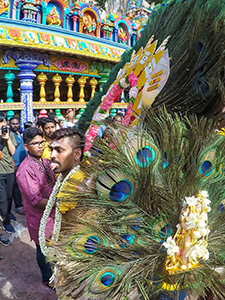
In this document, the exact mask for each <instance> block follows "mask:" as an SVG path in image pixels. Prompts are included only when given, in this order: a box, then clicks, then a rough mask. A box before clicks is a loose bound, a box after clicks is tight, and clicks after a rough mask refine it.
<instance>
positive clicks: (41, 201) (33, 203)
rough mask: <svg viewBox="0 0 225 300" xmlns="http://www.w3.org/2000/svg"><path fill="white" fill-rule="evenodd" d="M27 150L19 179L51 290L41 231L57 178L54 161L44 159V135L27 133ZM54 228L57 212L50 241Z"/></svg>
mask: <svg viewBox="0 0 225 300" xmlns="http://www.w3.org/2000/svg"><path fill="white" fill-rule="evenodd" d="M23 140H24V147H25V149H26V150H27V152H28V156H27V157H26V158H25V159H24V160H23V162H22V163H21V164H20V166H19V168H18V171H17V174H16V178H17V182H18V185H19V188H20V191H21V193H22V196H23V201H24V208H25V212H26V221H27V227H28V231H29V234H30V238H31V240H33V241H34V242H35V244H36V257H37V263H38V265H39V268H40V270H41V274H42V282H43V284H45V285H46V286H48V287H50V285H49V281H50V278H51V276H52V270H51V266H50V263H46V260H45V257H44V255H43V253H42V252H41V250H40V246H39V241H38V229H39V226H40V220H41V218H42V215H43V212H44V209H45V206H46V204H47V201H48V198H49V196H50V194H51V192H52V189H53V186H54V184H55V175H54V172H53V171H52V170H51V168H50V161H49V160H47V159H44V158H42V154H43V151H44V148H45V141H44V139H43V132H42V131H41V130H40V129H38V128H34V127H30V128H27V129H26V130H25V131H24V133H23ZM53 224H54V211H52V213H51V214H50V216H49V218H48V222H47V226H46V238H50V236H51V233H52V230H53Z"/></svg>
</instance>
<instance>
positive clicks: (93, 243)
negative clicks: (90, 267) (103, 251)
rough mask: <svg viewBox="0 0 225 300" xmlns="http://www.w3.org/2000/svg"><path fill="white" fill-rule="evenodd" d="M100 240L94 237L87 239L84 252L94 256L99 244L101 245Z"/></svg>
mask: <svg viewBox="0 0 225 300" xmlns="http://www.w3.org/2000/svg"><path fill="white" fill-rule="evenodd" d="M100 242H101V241H100V238H99V237H98V236H95V235H92V236H90V237H88V238H87V240H86V242H85V244H84V251H85V253H87V254H94V253H95V252H96V251H97V250H98V247H97V246H98V244H100Z"/></svg>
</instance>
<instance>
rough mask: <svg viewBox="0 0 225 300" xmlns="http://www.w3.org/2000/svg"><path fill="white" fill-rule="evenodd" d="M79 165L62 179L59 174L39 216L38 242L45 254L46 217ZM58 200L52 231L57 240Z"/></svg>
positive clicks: (59, 221)
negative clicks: (41, 214)
mask: <svg viewBox="0 0 225 300" xmlns="http://www.w3.org/2000/svg"><path fill="white" fill-rule="evenodd" d="M79 168H80V166H79V165H78V166H75V167H74V168H73V169H72V170H71V171H70V172H69V174H68V175H67V176H66V177H65V179H64V180H63V178H62V174H60V175H59V177H58V179H57V181H56V184H55V185H54V188H53V190H52V193H51V195H50V197H49V200H48V203H47V205H46V207H45V210H44V213H43V216H42V218H41V222H40V227H39V233H38V234H39V244H40V248H41V252H42V253H43V254H44V255H45V256H46V255H47V254H48V250H49V248H48V247H47V246H46V239H45V228H46V224H47V221H48V218H49V216H50V213H51V211H52V208H53V206H54V204H55V201H56V198H57V195H58V193H59V192H60V190H61V189H62V188H63V186H64V185H65V184H66V182H67V181H68V179H69V178H70V177H71V176H73V175H74V174H75V173H76V172H77V171H78V170H79ZM58 207H59V202H57V203H56V210H55V221H54V228H53V233H52V240H53V241H57V240H58V238H59V232H60V228H61V221H62V214H61V213H60V212H59V208H58Z"/></svg>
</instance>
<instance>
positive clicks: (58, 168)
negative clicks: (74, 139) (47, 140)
mask: <svg viewBox="0 0 225 300" xmlns="http://www.w3.org/2000/svg"><path fill="white" fill-rule="evenodd" d="M50 149H51V151H52V152H51V165H52V169H53V170H54V172H55V173H62V174H64V173H68V172H69V171H70V170H72V169H73V167H74V166H75V165H76V164H79V163H80V158H81V149H80V148H78V147H76V146H75V147H73V146H72V144H71V140H70V138H68V137H66V138H62V139H60V140H58V141H53V142H52V143H51V145H50Z"/></svg>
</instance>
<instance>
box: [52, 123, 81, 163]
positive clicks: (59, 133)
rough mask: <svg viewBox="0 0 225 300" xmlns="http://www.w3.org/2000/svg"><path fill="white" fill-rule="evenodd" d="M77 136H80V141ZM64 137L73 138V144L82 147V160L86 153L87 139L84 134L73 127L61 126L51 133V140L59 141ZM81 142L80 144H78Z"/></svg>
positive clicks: (74, 146)
mask: <svg viewBox="0 0 225 300" xmlns="http://www.w3.org/2000/svg"><path fill="white" fill-rule="evenodd" d="M77 137H79V141H78V140H77ZM64 138H69V139H70V140H71V146H72V147H73V148H74V149H75V148H80V149H81V158H80V159H81V160H82V159H83V153H84V145H85V140H84V136H83V135H82V134H81V132H80V131H78V130H76V129H73V128H61V129H58V130H56V131H55V132H53V133H52V135H51V140H52V142H53V141H58V140H61V139H64ZM78 143H79V144H78Z"/></svg>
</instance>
